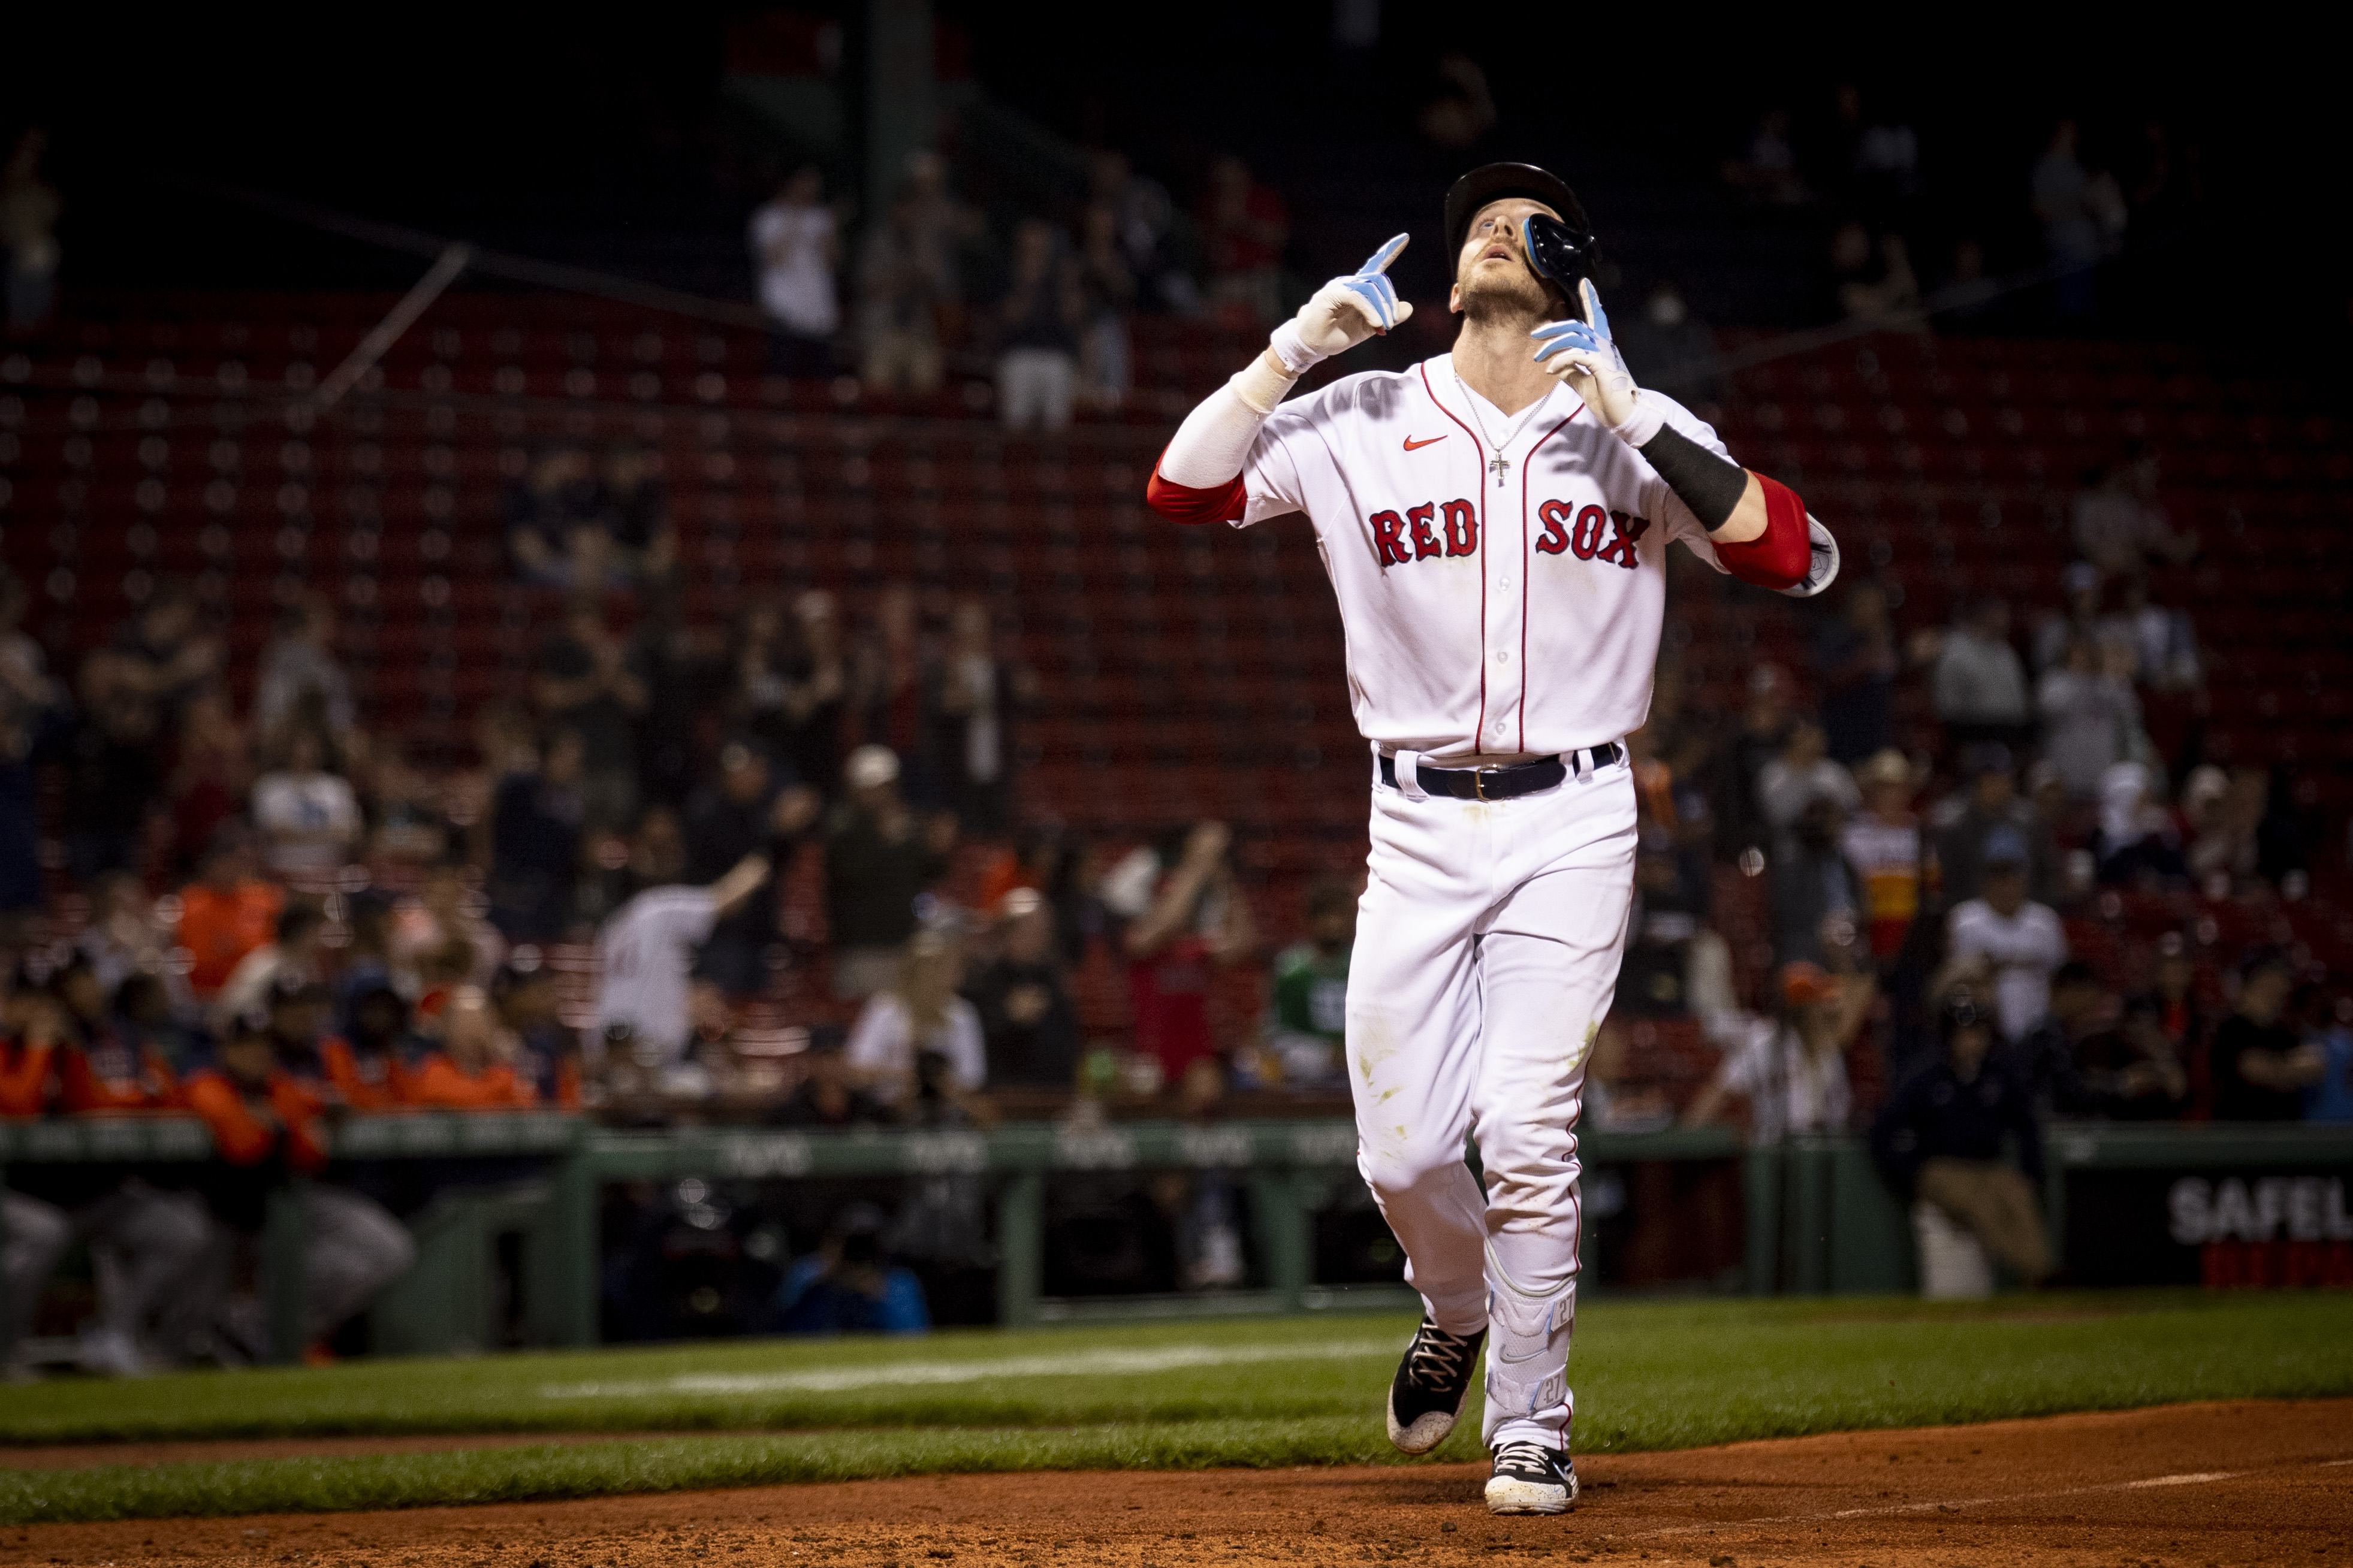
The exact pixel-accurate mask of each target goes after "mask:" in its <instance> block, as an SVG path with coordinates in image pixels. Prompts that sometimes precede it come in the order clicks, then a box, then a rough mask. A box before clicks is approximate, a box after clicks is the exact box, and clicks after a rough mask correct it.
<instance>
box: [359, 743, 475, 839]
mask: <svg viewBox="0 0 2353 1568" xmlns="http://www.w3.org/2000/svg"><path fill="white" fill-rule="evenodd" d="M357 733H359V732H358V731H354V734H355V735H356V734H357ZM366 762H367V766H366V770H365V773H364V774H363V773H362V771H361V770H360V769H358V768H354V769H353V770H352V772H351V777H352V784H353V788H354V789H356V790H357V791H358V792H359V795H360V812H361V815H362V816H364V818H365V819H366V821H367V825H368V837H367V842H366V844H365V846H364V847H363V849H362V850H361V858H363V859H364V860H367V861H370V862H372V863H376V864H381V865H385V866H386V867H388V868H389V867H414V868H420V869H421V868H424V867H427V866H430V865H434V864H436V863H437V862H438V861H440V860H441V859H442V858H444V857H445V856H447V855H448V852H449V846H450V838H451V834H450V824H449V812H448V794H447V792H446V791H445V789H444V788H443V786H442V784H441V783H440V781H439V780H438V779H434V778H430V777H427V775H426V774H425V773H423V772H422V771H421V770H420V769H418V768H417V765H416V764H415V763H413V762H412V761H411V760H410V757H409V754H408V748H407V747H406V746H405V745H403V744H401V743H399V742H394V743H392V744H389V745H385V746H381V747H376V748H373V749H371V750H370V751H369V752H368V753H367V755H366Z"/></svg>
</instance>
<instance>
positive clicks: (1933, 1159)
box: [1871, 991, 2052, 1285]
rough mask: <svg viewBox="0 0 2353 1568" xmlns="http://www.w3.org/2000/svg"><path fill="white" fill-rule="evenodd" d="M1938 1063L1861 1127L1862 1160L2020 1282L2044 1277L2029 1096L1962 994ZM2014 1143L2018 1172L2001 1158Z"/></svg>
mask: <svg viewBox="0 0 2353 1568" xmlns="http://www.w3.org/2000/svg"><path fill="white" fill-rule="evenodd" d="M1940 1032H1941V1034H1942V1036H1943V1038H1944V1052H1943V1055H1942V1056H1941V1057H1940V1058H1939V1059H1938V1060H1936V1062H1934V1063H1932V1064H1930V1065H1929V1066H1928V1067H1926V1068H1923V1069H1922V1070H1921V1071H1920V1072H1918V1073H1916V1074H1915V1075H1914V1076H1913V1077H1912V1078H1911V1079H1908V1080H1907V1081H1906V1082H1905V1083H1904V1084H1903V1086H1902V1087H1900V1088H1898V1089H1896V1091H1895V1093H1894V1097H1893V1098H1892V1099H1890V1100H1888V1102H1887V1107H1886V1109H1885V1110H1882V1111H1881V1112H1880V1113H1879V1119H1878V1121H1876V1122H1874V1123H1873V1127H1872V1130H1871V1152H1872V1157H1873V1159H1874V1160H1875V1161H1876V1162H1877V1163H1878V1165H1879V1169H1880V1172H1881V1173H1882V1174H1883V1175H1884V1176H1885V1177H1886V1178H1887V1181H1888V1183H1889V1184H1890V1185H1892V1186H1894V1188H1895V1190H1896V1191H1897V1192H1898V1193H1900V1194H1903V1195H1904V1197H1905V1200H1906V1201H1907V1202H1917V1201H1925V1202H1927V1203H1931V1204H1934V1205H1936V1207H1938V1208H1939V1209H1942V1210H1943V1211H1944V1212H1945V1213H1946V1214H1947V1215H1949V1216H1950V1217H1951V1218H1952V1220H1953V1222H1954V1223H1955V1224H1957V1225H1958V1226H1961V1227H1962V1228H1963V1229H1964V1230H1967V1231H1968V1233H1969V1234H1970V1235H1972V1236H1974V1237H1977V1238H1978V1242H1979V1243H1980V1244H1981V1245H1982V1246H1983V1247H1985V1249H1986V1250H1987V1251H1988V1252H1990V1253H1992V1254H1993V1255H1994V1257H1996V1258H1999V1259H2000V1260H2001V1261H2002V1262H2003V1263H2004V1264H2006V1265H2008V1266H2009V1268H2010V1269H2011V1270H2012V1271H2013V1272H2015V1273H2016V1274H2017V1275H2018V1276H2019V1277H2020V1278H2021V1279H2024V1280H2025V1281H2026V1282H2027V1283H2028V1284H2030V1285H2035V1284H2040V1283H2042V1281H2043V1280H2044V1279H2048V1278H2050V1275H2051V1269H2052V1258H2051V1243H2050V1239H2049V1237H2048V1236H2047V1234H2046V1233H2045V1232H2044V1230H2043V1227H2042V1205H2041V1204H2040V1202H2039V1201H2038V1197H2037V1189H2038V1187H2039V1186H2040V1184H2041V1183H2042V1129H2041V1128H2040V1127H2039V1126H2038V1125H2037V1124H2036V1122H2035V1120H2034V1109H2033V1100H2032V1097H2031V1094H2030V1093H2029V1092H2028V1090H2027V1089H2026V1088H2025V1086H2024V1085H2022V1084H2021V1083H2019V1082H2018V1081H2017V1080H2016V1079H2013V1078H2011V1077H2010V1076H2009V1075H2008V1073H2007V1072H2006V1071H2005V1069H2004V1068H2003V1066H2002V1063H2001V1061H2000V1058H1999V1057H1997V1056H1996V1055H1995V1054H1994V1050H1993V1045H1994V1039H1993V1028H1992V1020H1991V1018H1990V1017H1989V1015H1988V1014H1986V1013H1985V1012H1984V1011H1983V1010H1982V1009H1981V1008H1980V1007H1979V1006H1978V1004H1977V1002H1976V1000H1975V999H1974V998H1973V997H1972V996H1971V995H1970V994H1969V993H1968V992H1967V991H1959V992H1956V993H1954V994H1952V995H1951V996H1950V997H1949V998H1948V999H1947V1002H1946V1004H1945V1006H1944V1011H1943V1016H1942V1023H1941V1026H1940ZM2006 1138H2008V1139H2014V1140H2015V1141H2016V1142H2017V1145H2018V1154H2019V1168H2015V1169H2014V1168H2012V1167H2011V1166H2010V1165H2009V1164H2007V1163H2004V1161H2003V1159H2002V1142H2003V1140H2004V1139H2006Z"/></svg>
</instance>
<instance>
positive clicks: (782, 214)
mask: <svg viewBox="0 0 2353 1568" xmlns="http://www.w3.org/2000/svg"><path fill="white" fill-rule="evenodd" d="M824 195H825V175H824V174H822V173H820V172H819V171H818V167H817V166H816V165H815V164H813V163H809V164H804V165H802V166H801V167H800V168H798V169H796V170H794V171H793V173H792V174H791V176H790V177H789V178H787V179H786V181H785V182H784V183H783V184H780V185H778V186H777V187H776V195H774V196H772V197H770V198H769V200H768V201H767V203H766V204H765V205H762V206H761V207H759V208H757V209H756V210H755V211H754V213H753V214H752V220H751V224H750V226H749V233H748V237H749V239H750V242H751V247H752V262H753V266H754V268H755V269H756V270H757V271H758V273H759V275H760V308H761V309H762V310H765V311H767V312H768V315H769V318H770V319H771V320H773V321H775V322H776V336H775V338H774V339H773V340H772V343H771V352H770V355H769V363H770V366H771V368H772V369H774V370H775V372H776V374H778V375H786V376H791V377H793V378H794V379H795V380H804V381H806V380H821V379H824V378H826V377H829V376H831V375H832V374H833V335H834V333H835V332H837V331H839V330H840V328H841V306H840V304H839V300H837V299H836V298H835V295H834V287H833V271H834V268H835V267H836V266H837V265H839V261H840V259H841V237H840V234H839V228H838V226H837V225H836V223H835V220H834V216H833V209H832V208H830V207H828V206H827V205H825V202H824V200H823V197H824Z"/></svg>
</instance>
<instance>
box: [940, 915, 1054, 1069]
mask: <svg viewBox="0 0 2353 1568" xmlns="http://www.w3.org/2000/svg"><path fill="white" fill-rule="evenodd" d="M964 994H965V995H966V996H967V997H969V998H971V1000H972V1005H973V1006H974V1008H975V1009H976V1011H977V1012H978V1014H979V1017H980V1034H981V1041H982V1044H983V1045H984V1047H986V1049H987V1063H988V1083H989V1087H990V1088H992V1089H994V1088H997V1086H999V1085H1003V1084H1012V1085H1018V1086H1020V1087H1023V1088H1035V1089H1069V1088H1071V1087H1072V1086H1073V1085H1074V1084H1075V1083H1076V1082H1077V1074H1078V1067H1079V1016H1078V1009H1077V1008H1076V1007H1075V1006H1074V1005H1072V1004H1071V992H1070V987H1069V986H1068V985H1067V984H1065V983H1064V981H1063V979H1062V966H1061V964H1060V962H1059V960H1058V956H1057V954H1056V952H1055V943H1054V907H1053V906H1052V905H1051V904H1049V903H1048V902H1047V901H1046V900H1045V896H1044V895H1043V894H1041V893H1039V891H1038V890H1037V889H1034V888H1016V889H1013V890H1012V891H1011V892H1009V893H1008V894H1006V895H1005V899H1004V901H1003V902H1002V903H1001V904H1000V905H999V906H998V909H997V956H996V957H995V958H993V959H991V960H990V961H989V962H988V963H986V964H984V965H982V966H981V969H980V971H979V972H978V973H976V974H974V975H973V976H972V978H971V979H970V980H969V981H967V982H966V983H965V988H964Z"/></svg>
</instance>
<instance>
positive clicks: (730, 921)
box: [683, 741, 819, 997]
mask: <svg viewBox="0 0 2353 1568" xmlns="http://www.w3.org/2000/svg"><path fill="white" fill-rule="evenodd" d="M784 782H785V781H780V780H778V779H777V778H776V775H775V773H774V772H773V771H772V769H771V768H770V766H769V763H768V758H767V756H766V754H765V753H764V752H761V751H759V750H758V749H757V748H755V747H754V746H751V745H748V744H746V743H744V742H741V741H731V742H728V743H727V744H726V745H725V746H723V747H721V748H720V752H719V778H718V781H717V783H716V784H706V785H704V786H703V787H702V788H701V789H699V790H697V791H696V792H695V793H694V795H692V796H691V797H690V798H689V799H688V801H687V803H686V820H685V823H684V825H683V826H684V830H685V836H686V877H687V879H688V880H689V881H694V882H705V881H716V880H718V879H720V878H721V877H723V876H724V875H726V873H727V868H729V867H731V866H733V865H735V864H736V863H737V862H738V861H740V860H742V859H743V858H744V857H745V856H747V855H752V854H755V853H762V852H765V854H766V855H767V856H768V858H769V859H770V860H771V861H773V862H774V863H775V864H776V865H778V866H789V865H790V864H791V863H792V858H793V854H794V850H795V844H794V839H795V836H796V835H797V834H799V833H800V832H801V831H802V830H803V829H804V828H806V827H807V826H809V824H811V823H812V822H814V821H816V820H817V816H818V810H819V803H818V797H817V793H816V792H815V791H814V790H807V789H802V788H800V787H798V786H797V785H794V786H792V787H780V785H781V784H784ZM775 946H776V900H774V899H773V898H772V899H769V900H765V901H763V900H756V899H754V900H746V901H745V902H744V905H743V907H742V908H740V909H738V910H735V911H734V912H733V913H732V914H730V915H728V916H727V917H726V918H725V919H723V920H722V921H719V922H718V923H717V924H716V925H714V926H713V927H712V931H711V936H710V939H709V940H708V941H707V942H704V944H703V948H702V959H701V961H700V962H699V963H698V964H697V965H696V969H697V972H698V973H701V974H702V976H703V978H705V979H707V980H710V981H712V983H714V984H717V985H718V987H719V988H720V990H722V991H723V992H724V993H725V994H728V995H729V996H738V997H740V996H750V995H753V994H756V993H757V992H758V991H759V990H760V989H761V987H762V986H764V985H765V984H767V979H768V970H767V958H768V950H769V949H770V948H772V947H775Z"/></svg>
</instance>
